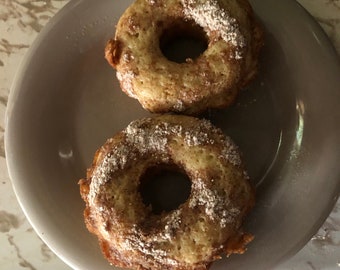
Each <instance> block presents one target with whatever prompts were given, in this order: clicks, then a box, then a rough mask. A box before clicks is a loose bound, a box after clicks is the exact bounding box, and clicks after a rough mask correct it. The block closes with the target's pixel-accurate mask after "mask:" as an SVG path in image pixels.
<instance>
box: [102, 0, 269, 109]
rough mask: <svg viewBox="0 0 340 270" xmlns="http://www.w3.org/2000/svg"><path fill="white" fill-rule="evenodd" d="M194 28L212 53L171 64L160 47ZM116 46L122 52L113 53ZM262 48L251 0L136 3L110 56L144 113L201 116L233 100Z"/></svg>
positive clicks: (122, 20)
mask: <svg viewBox="0 0 340 270" xmlns="http://www.w3.org/2000/svg"><path fill="white" fill-rule="evenodd" d="M190 24H195V25H196V26H197V25H198V26H199V27H201V28H202V29H203V31H204V33H205V34H206V36H207V39H208V47H207V49H206V50H205V51H204V52H203V53H202V54H201V55H200V56H199V57H198V58H196V59H187V61H186V62H185V63H176V62H172V61H169V60H168V59H167V58H166V57H165V56H164V55H163V53H162V51H161V49H160V39H161V36H162V34H163V33H164V32H165V31H166V30H168V29H171V28H173V27H176V29H179V28H181V27H182V28H186V27H188V25H190ZM174 25H175V26H174ZM189 28H190V27H189ZM190 29H191V28H190ZM117 43H118V44H119V50H118V52H119V53H118V54H117V50H116V49H114V50H112V48H116V45H117ZM262 44H263V35H262V30H261V27H260V26H259V23H258V22H257V20H256V19H255V17H254V14H253V11H252V8H251V6H250V5H249V3H248V2H247V1H246V0H210V1H196V0H136V1H135V2H134V3H133V4H132V5H131V6H130V7H129V8H128V9H127V10H126V11H125V12H124V14H123V15H122V17H121V18H120V20H119V22H118V25H117V29H116V35H115V38H114V39H112V40H111V41H109V42H108V45H107V47H106V50H105V56H106V59H107V60H108V62H109V63H110V65H112V66H113V67H114V68H115V69H116V70H117V78H118V80H119V81H120V84H121V88H122V90H123V91H124V92H125V93H126V94H127V95H129V96H130V97H133V98H136V99H138V100H139V102H140V103H141V105H142V106H143V107H144V108H145V109H147V110H149V111H151V112H158V113H160V112H168V111H174V112H182V113H187V114H197V113H199V112H202V111H204V110H205V109H207V108H221V107H225V106H228V105H230V104H232V103H233V102H234V100H235V98H236V96H237V94H238V92H239V90H240V88H241V87H244V86H245V85H246V84H248V83H249V82H250V81H251V80H252V79H253V78H254V76H255V74H256V72H257V64H258V60H257V58H258V54H259V51H260V48H261V47H262Z"/></svg>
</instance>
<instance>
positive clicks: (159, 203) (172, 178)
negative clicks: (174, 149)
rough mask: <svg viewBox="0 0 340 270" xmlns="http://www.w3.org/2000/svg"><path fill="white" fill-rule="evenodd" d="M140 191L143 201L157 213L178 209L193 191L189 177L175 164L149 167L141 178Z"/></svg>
mask: <svg viewBox="0 0 340 270" xmlns="http://www.w3.org/2000/svg"><path fill="white" fill-rule="evenodd" d="M139 192H140V194H141V197H142V200H143V203H144V204H145V205H146V206H151V209H152V212H153V213H154V214H156V215H158V214H161V213H163V212H170V211H172V210H175V209H177V208H178V207H179V206H180V205H181V204H183V203H184V202H186V201H187V200H188V198H189V196H190V193H191V181H190V179H189V177H188V176H187V175H186V174H185V173H184V172H183V171H182V170H180V169H179V168H177V167H175V166H167V165H161V166H154V167H150V168H148V169H147V170H146V171H145V172H144V173H143V175H142V177H141V178H140V186H139Z"/></svg>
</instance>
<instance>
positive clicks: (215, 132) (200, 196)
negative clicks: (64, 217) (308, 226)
mask: <svg viewBox="0 0 340 270" xmlns="http://www.w3.org/2000/svg"><path fill="white" fill-rule="evenodd" d="M164 168H167V170H175V171H180V172H181V173H184V174H186V175H187V176H188V178H189V181H190V185H191V187H190V192H189V193H190V194H189V195H188V198H187V199H186V200H185V201H184V202H182V203H180V204H179V205H178V206H177V207H176V208H174V209H172V210H163V211H160V212H158V213H155V212H154V211H153V206H152V205H150V204H146V203H145V201H144V200H143V196H142V194H141V191H140V187H141V185H143V181H147V178H146V175H149V176H150V175H152V174H150V170H151V171H154V170H156V171H157V170H159V169H160V170H163V169H164ZM148 172H149V173H148ZM156 181H158V180H157V178H156ZM79 184H80V194H81V196H82V198H83V200H84V201H85V203H86V207H85V210H84V219H85V224H86V226H87V228H88V230H89V231H90V232H91V233H93V234H95V235H96V236H97V237H98V240H99V243H100V246H101V250H102V252H103V254H104V256H105V257H106V259H107V260H108V261H109V262H110V263H111V264H113V265H115V266H117V267H122V268H129V269H183V270H184V269H188V270H190V269H192V270H193V269H196V270H197V269H202V270H203V269H208V268H209V266H210V265H211V263H212V262H213V261H215V260H217V259H219V258H221V256H222V255H223V254H226V255H230V254H232V253H240V254H241V253H243V252H244V251H245V250H246V245H247V244H248V243H249V242H250V241H251V240H252V239H253V236H252V235H251V234H248V233H246V232H244V231H243V230H242V224H243V221H244V219H245V217H246V215H247V213H248V212H249V211H250V209H251V208H252V207H253V205H254V201H255V197H254V196H255V195H254V188H253V187H252V185H251V184H250V181H249V177H248V176H247V173H246V171H245V169H244V165H243V163H242V161H241V156H240V151H239V149H238V147H237V146H236V145H235V143H234V142H233V141H232V140H231V139H230V138H229V137H227V136H225V135H224V134H223V132H222V131H221V130H220V129H218V128H216V127H215V126H213V125H212V124H211V122H209V121H208V120H202V119H198V118H195V117H192V116H183V115H160V116H159V115H157V116H153V117H148V118H142V119H138V120H134V121H133V122H131V123H130V124H129V125H128V126H127V127H126V128H125V129H124V130H122V131H121V132H119V133H117V134H116V135H115V136H113V137H112V138H110V139H108V140H107V141H106V143H105V144H104V145H103V146H102V147H100V148H99V149H98V150H97V152H96V154H95V157H94V160H93V164H92V166H91V167H90V168H89V169H88V171H87V176H86V178H84V179H81V180H80V181H79ZM172 196H176V194H172Z"/></svg>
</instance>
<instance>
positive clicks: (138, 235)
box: [123, 210, 181, 266]
mask: <svg viewBox="0 0 340 270" xmlns="http://www.w3.org/2000/svg"><path fill="white" fill-rule="evenodd" d="M180 215H181V211H180V210H175V211H172V212H171V213H169V214H168V215H167V216H166V217H165V219H164V220H163V221H164V226H163V230H159V231H158V232H154V233H152V234H146V233H144V231H143V230H142V229H141V228H139V227H137V226H134V227H133V228H132V229H131V231H130V233H129V234H128V235H127V236H126V237H125V239H124V241H123V246H124V249H125V250H129V251H133V252H134V251H136V250H138V251H140V252H141V253H142V254H144V255H149V256H151V257H152V259H153V260H156V261H158V262H159V263H162V264H164V262H166V263H167V264H170V265H174V266H175V265H178V262H177V261H176V260H174V259H171V258H170V257H169V254H168V252H167V250H166V249H165V248H163V247H164V246H167V244H168V242H169V241H172V240H174V235H175V233H176V231H177V230H178V229H179V228H180V226H181V216H180ZM163 243H164V244H165V245H163Z"/></svg>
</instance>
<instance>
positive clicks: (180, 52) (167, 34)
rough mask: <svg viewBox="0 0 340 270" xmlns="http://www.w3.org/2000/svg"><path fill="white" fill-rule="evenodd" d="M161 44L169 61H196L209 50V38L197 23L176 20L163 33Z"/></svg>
mask: <svg viewBox="0 0 340 270" xmlns="http://www.w3.org/2000/svg"><path fill="white" fill-rule="evenodd" d="M159 44H160V49H161V51H162V53H163V55H164V56H165V57H166V58H167V59H168V60H170V61H172V62H176V63H185V62H190V61H192V60H195V59H196V58H198V57H199V56H200V55H201V54H202V53H203V52H204V51H205V50H206V49H207V48H208V38H207V35H206V33H205V32H204V30H203V28H202V27H200V26H199V25H198V24H196V23H195V22H193V21H184V20H177V21H176V20H174V21H173V22H172V23H171V24H170V25H169V26H168V27H167V28H165V30H164V31H163V33H162V35H161V37H160V42H159Z"/></svg>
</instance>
